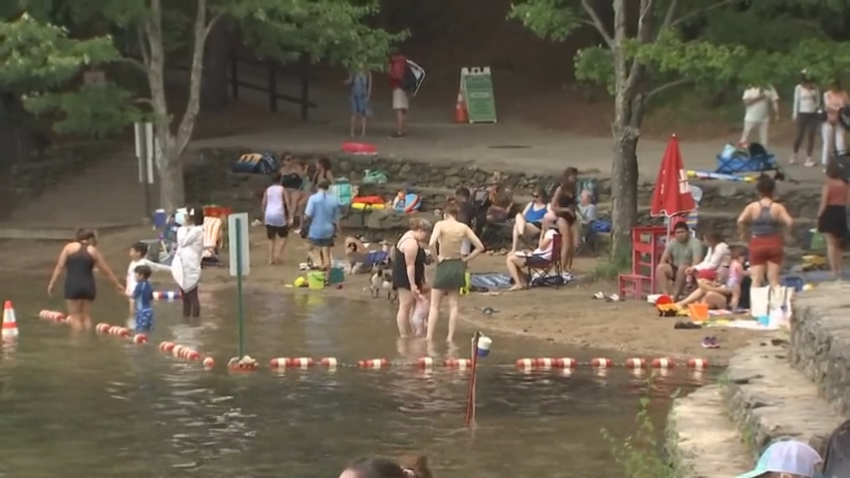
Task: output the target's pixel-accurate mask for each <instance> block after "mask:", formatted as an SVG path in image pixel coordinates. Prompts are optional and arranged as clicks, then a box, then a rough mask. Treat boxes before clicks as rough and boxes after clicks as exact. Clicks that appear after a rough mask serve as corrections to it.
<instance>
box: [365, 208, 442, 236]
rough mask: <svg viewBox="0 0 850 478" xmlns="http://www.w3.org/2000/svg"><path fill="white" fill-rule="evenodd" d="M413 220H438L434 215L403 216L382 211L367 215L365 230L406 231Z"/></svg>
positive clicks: (420, 213) (425, 213)
mask: <svg viewBox="0 0 850 478" xmlns="http://www.w3.org/2000/svg"><path fill="white" fill-rule="evenodd" d="M414 218H422V219H427V220H429V221H431V222H432V223H433V222H434V221H436V220H437V219H438V218H437V217H436V216H434V214H431V213H427V212H417V213H413V214H403V213H398V212H394V211H390V210H386V209H384V210H381V211H375V212H372V213H371V214H369V217H367V218H366V228H367V229H373V230H378V231H406V230H407V229H409V228H410V221H411V220H412V219H414Z"/></svg>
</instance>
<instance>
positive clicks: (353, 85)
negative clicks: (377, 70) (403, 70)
mask: <svg viewBox="0 0 850 478" xmlns="http://www.w3.org/2000/svg"><path fill="white" fill-rule="evenodd" d="M345 84H346V85H348V87H349V88H350V92H349V100H350V101H351V132H350V134H351V137H352V138H354V137H355V136H356V135H355V131H356V130H357V123H358V121H359V122H360V137H361V138H363V137H365V136H366V119H367V118H369V117H370V116H372V107H371V106H370V105H369V100H370V98H372V73H370V72H368V71H365V70H364V69H363V68H359V69H357V71H355V72H353V73H351V74H350V75H349V76H348V79H347V80H345Z"/></svg>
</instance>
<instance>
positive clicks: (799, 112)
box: [791, 70, 821, 165]
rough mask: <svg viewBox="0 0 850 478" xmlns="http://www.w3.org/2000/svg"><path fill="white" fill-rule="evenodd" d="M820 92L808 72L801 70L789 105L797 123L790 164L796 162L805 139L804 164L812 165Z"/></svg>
mask: <svg viewBox="0 0 850 478" xmlns="http://www.w3.org/2000/svg"><path fill="white" fill-rule="evenodd" d="M820 100H821V94H820V90H818V87H817V86H815V83H814V82H813V81H812V79H811V77H810V76H809V75H808V73H807V72H806V71H805V70H803V73H802V78H801V79H800V84H798V85H797V86H796V87H795V88H794V104H793V105H792V107H791V118H792V119H793V120H794V122H795V123H796V124H797V136H796V137H795V138H794V150H793V153H792V155H791V164H796V163H797V160H798V159H799V158H798V157H797V155H798V153H799V152H800V147H801V146H802V145H803V140H804V139H805V141H806V162H805V164H806V165H813V164H814V161H812V153H813V152H814V150H815V136H816V135H817V132H818V127H819V126H820V123H821V119H820V114H819V113H818V110H819V109H820V104H821V101H820Z"/></svg>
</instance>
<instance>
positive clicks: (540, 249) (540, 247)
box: [505, 226, 558, 290]
mask: <svg viewBox="0 0 850 478" xmlns="http://www.w3.org/2000/svg"><path fill="white" fill-rule="evenodd" d="M557 234H558V229H557V226H552V227H550V228H549V229H548V230H547V231H546V233H545V234H541V235H540V241H539V242H538V244H537V249H534V250H533V251H530V252H528V251H517V252H513V253H511V254H508V256H507V260H506V261H505V262H506V264H507V266H508V273H509V274H510V275H511V279H513V282H514V285H513V287H511V288H510V289H509V290H522V289H527V288H528V283H529V281H530V280H531V278H530V277H524V275H525V274H523V273H522V269H523V268H524V267H527V266H528V264H529V262H534V261H537V262H547V261H550V260H551V259H552V249H553V246H554V242H555V236H556V235H557Z"/></svg>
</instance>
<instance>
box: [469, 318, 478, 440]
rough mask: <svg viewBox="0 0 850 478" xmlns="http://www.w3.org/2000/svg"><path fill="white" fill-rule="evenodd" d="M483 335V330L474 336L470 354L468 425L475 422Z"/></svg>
mask: <svg viewBox="0 0 850 478" xmlns="http://www.w3.org/2000/svg"><path fill="white" fill-rule="evenodd" d="M479 337H481V332H475V335H473V336H472V349H471V354H470V357H469V358H470V362H471V365H470V366H471V367H472V371H471V372H470V373H469V391H468V392H467V394H466V426H471V425H473V424H474V423H475V401H476V396H475V386H476V383H475V382H476V375H477V372H478V339H479Z"/></svg>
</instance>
